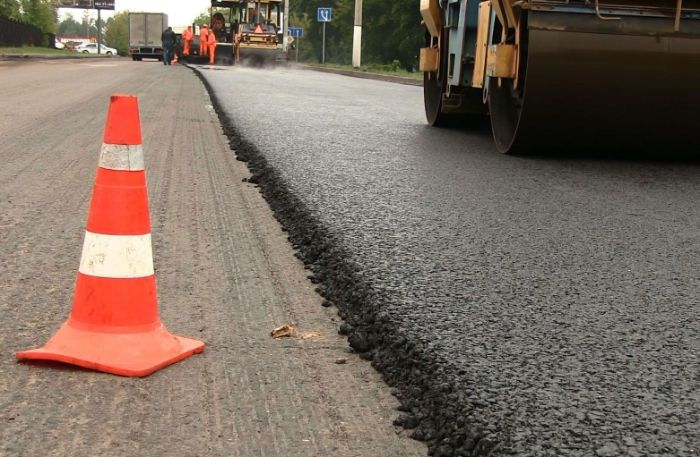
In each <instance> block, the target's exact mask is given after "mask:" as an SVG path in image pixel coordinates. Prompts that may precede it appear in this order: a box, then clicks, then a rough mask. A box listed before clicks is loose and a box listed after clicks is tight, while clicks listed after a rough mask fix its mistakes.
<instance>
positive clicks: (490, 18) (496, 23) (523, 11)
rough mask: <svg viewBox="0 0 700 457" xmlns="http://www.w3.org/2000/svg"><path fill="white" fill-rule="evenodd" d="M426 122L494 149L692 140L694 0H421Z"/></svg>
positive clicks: (698, 66) (666, 145)
mask: <svg viewBox="0 0 700 457" xmlns="http://www.w3.org/2000/svg"><path fill="white" fill-rule="evenodd" d="M420 12H421V16H422V18H423V24H424V26H425V47H423V48H422V49H421V52H420V69H421V71H423V72H424V105H425V113H426V117H427V120H428V123H429V124H430V125H434V126H446V125H453V124H454V123H457V124H464V123H466V124H469V123H470V122H471V121H473V120H475V118H477V117H480V116H489V117H490V121H491V128H492V132H493V136H494V139H495V143H496V146H497V148H498V150H499V151H501V152H504V153H523V152H524V153H528V152H539V151H546V150H557V151H561V150H587V151H596V152H600V151H605V150H615V151H619V152H623V153H625V154H626V153H629V152H632V153H634V152H635V151H638V150H639V151H641V150H652V151H654V152H659V151H664V150H669V151H674V152H677V151H679V150H693V149H695V152H697V149H698V148H699V147H700V135H697V133H696V132H695V129H696V128H697V126H698V125H700V109H698V107H700V90H699V89H698V84H697V75H698V74H700V0H487V1H476V0H421V2H420Z"/></svg>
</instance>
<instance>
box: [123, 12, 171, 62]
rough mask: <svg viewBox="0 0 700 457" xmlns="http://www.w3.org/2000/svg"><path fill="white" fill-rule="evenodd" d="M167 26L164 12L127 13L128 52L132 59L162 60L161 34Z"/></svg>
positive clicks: (166, 17)
mask: <svg viewBox="0 0 700 457" xmlns="http://www.w3.org/2000/svg"><path fill="white" fill-rule="evenodd" d="M167 28H168V15H167V14H164V13H129V54H130V55H131V58H132V60H141V59H143V58H144V57H146V58H151V59H158V60H161V61H162V60H163V41H162V40H161V35H162V34H163V31H164V30H165V29H167Z"/></svg>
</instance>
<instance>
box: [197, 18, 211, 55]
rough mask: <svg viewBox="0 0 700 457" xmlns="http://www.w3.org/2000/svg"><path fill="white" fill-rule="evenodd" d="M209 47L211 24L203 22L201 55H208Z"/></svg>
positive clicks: (200, 41)
mask: <svg viewBox="0 0 700 457" xmlns="http://www.w3.org/2000/svg"><path fill="white" fill-rule="evenodd" d="M207 48H209V26H208V25H207V24H202V26H201V27H200V28H199V55H200V56H206V55H207Z"/></svg>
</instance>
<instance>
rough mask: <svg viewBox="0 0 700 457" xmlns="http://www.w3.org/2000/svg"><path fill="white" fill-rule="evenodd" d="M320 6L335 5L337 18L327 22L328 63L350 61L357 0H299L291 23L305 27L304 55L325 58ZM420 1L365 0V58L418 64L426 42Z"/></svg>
mask: <svg viewBox="0 0 700 457" xmlns="http://www.w3.org/2000/svg"><path fill="white" fill-rule="evenodd" d="M319 7H330V8H333V21H332V22H329V23H327V24H326V62H330V63H341V64H348V63H350V62H351V60H352V35H353V25H354V19H355V0H320V1H319V0H296V1H295V2H294V5H293V7H292V11H290V22H289V23H290V25H292V26H297V27H304V29H305V30H304V38H302V41H301V50H300V58H301V59H302V60H306V61H320V60H321V43H322V29H323V24H321V23H319V22H317V21H316V10H317V8H319ZM420 21H421V18H420V12H419V1H418V0H392V1H390V2H388V1H386V0H364V4H363V21H362V22H363V27H362V61H363V62H366V63H376V64H390V63H392V62H394V61H398V62H399V64H400V65H401V66H402V67H405V68H407V69H410V68H412V67H413V66H415V65H416V63H417V56H418V50H419V48H420V47H421V45H422V41H423V34H424V31H423V27H422V26H421V25H420Z"/></svg>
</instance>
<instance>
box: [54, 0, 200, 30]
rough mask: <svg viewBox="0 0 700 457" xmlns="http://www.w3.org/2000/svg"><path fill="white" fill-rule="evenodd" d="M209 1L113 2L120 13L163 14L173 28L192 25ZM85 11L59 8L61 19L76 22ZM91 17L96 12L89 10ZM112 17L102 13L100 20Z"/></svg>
mask: <svg viewBox="0 0 700 457" xmlns="http://www.w3.org/2000/svg"><path fill="white" fill-rule="evenodd" d="M209 5H211V1H210V0H115V3H114V6H115V8H116V11H117V12H120V11H126V10H128V11H132V12H138V11H144V12H155V13H165V14H167V15H168V23H169V24H170V25H173V26H183V25H187V24H189V23H192V19H194V18H195V17H197V16H198V15H199V14H200V13H203V12H204V11H207V10H209ZM84 11H85V10H78V9H72V8H61V9H60V10H59V12H60V13H61V14H60V15H61V18H63V17H64V16H66V15H68V14H72V15H73V17H75V18H76V20H80V19H81V18H82V17H83V12H84ZM89 11H90V14H91V15H92V17H97V11H95V10H89ZM110 16H112V11H102V18H103V19H106V18H108V17H110Z"/></svg>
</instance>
